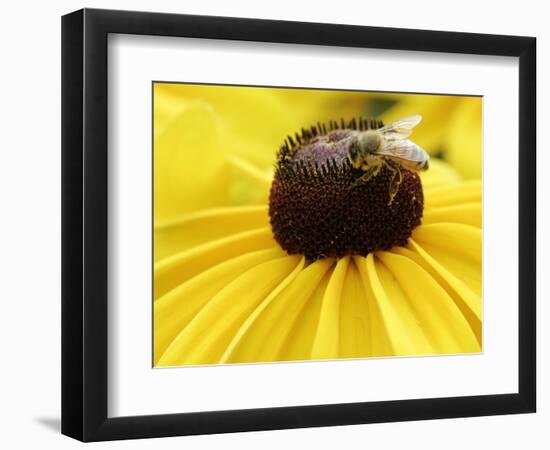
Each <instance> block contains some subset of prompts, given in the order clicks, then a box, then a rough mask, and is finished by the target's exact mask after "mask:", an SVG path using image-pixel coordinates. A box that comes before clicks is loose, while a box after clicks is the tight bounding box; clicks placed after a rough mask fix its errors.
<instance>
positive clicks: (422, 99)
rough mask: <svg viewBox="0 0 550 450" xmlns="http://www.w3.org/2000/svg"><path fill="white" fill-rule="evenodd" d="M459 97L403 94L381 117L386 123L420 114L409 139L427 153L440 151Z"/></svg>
mask: <svg viewBox="0 0 550 450" xmlns="http://www.w3.org/2000/svg"><path fill="white" fill-rule="evenodd" d="M459 103H460V97H454V96H446V95H421V94H406V95H405V94H403V95H402V97H401V101H400V102H398V103H397V104H396V105H395V106H394V107H392V108H390V109H389V110H388V111H387V112H386V113H384V114H383V115H382V119H383V120H384V122H386V123H390V122H393V121H394V120H396V119H400V118H402V117H406V116H409V115H412V114H420V115H421V116H422V122H420V124H418V125H417V126H416V127H415V129H414V133H413V135H412V137H411V139H412V140H413V141H414V142H415V143H417V144H418V145H420V146H421V147H422V148H424V149H425V150H426V151H428V152H429V153H435V152H439V151H441V150H442V146H443V139H444V137H445V133H446V132H447V128H448V125H449V121H450V120H451V117H452V114H453V111H454V109H455V108H456V106H457V105H458V104H459Z"/></svg>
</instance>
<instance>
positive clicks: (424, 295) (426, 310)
mask: <svg viewBox="0 0 550 450" xmlns="http://www.w3.org/2000/svg"><path fill="white" fill-rule="evenodd" d="M377 257H378V258H380V260H381V261H382V262H383V263H384V265H385V266H386V267H387V268H388V269H389V270H390V271H391V273H392V275H393V279H387V280H386V282H387V283H392V284H395V285H399V287H400V291H401V292H403V293H404V295H405V296H406V301H407V303H408V305H409V307H410V311H411V313H412V314H413V315H414V317H415V318H416V324H417V326H419V327H420V329H421V331H422V333H423V334H424V335H425V336H426V338H427V340H428V341H429V342H430V344H431V346H432V347H433V349H434V350H435V353H465V352H478V351H480V348H479V343H478V342H477V339H476V337H475V335H474V333H473V331H472V329H471V328H470V326H469V324H468V322H467V321H466V319H465V317H464V316H463V315H462V312H461V311H460V309H459V308H458V306H457V305H456V304H455V302H454V301H453V299H452V298H451V297H450V296H449V295H448V294H447V292H445V290H444V289H443V288H442V287H441V286H440V285H439V284H438V283H437V282H436V281H435V280H434V279H433V278H432V277H431V276H430V274H429V273H428V272H427V271H425V270H424V269H423V268H422V267H421V266H420V265H418V264H417V263H416V262H414V261H413V260H411V259H409V258H407V257H406V256H402V255H396V254H392V253H389V252H378V253H377Z"/></svg>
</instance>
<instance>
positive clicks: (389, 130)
mask: <svg viewBox="0 0 550 450" xmlns="http://www.w3.org/2000/svg"><path fill="white" fill-rule="evenodd" d="M421 120H422V116H421V115H419V114H415V115H413V116H407V117H403V118H402V119H398V120H396V121H395V122H392V123H390V124H389V125H386V126H385V127H382V128H380V129H379V130H378V131H379V132H380V133H382V134H383V135H384V137H385V138H386V139H389V140H395V139H405V138H407V137H409V136H410V135H411V133H412V129H413V128H414V127H415V126H417V125H418V124H419V123H420V121H421Z"/></svg>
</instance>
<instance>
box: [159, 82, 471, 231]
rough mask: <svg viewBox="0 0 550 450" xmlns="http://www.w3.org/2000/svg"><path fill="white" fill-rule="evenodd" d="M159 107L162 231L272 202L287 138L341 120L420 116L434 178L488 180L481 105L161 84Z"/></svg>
mask: <svg viewBox="0 0 550 450" xmlns="http://www.w3.org/2000/svg"><path fill="white" fill-rule="evenodd" d="M153 108H154V110H153V121H154V218H155V225H158V224H163V223H167V222H170V221H172V220H177V219H178V218H179V217H181V216H182V215H183V214H186V213H189V212H192V211H197V210H201V209H206V208H211V207H219V206H228V205H242V204H259V203H265V201H266V200H267V199H266V198H265V196H266V192H267V191H266V189H265V184H268V183H269V179H270V174H271V173H272V171H273V164H274V161H275V156H276V152H277V150H278V149H279V146H280V145H281V143H282V142H283V140H284V139H285V137H286V136H287V135H294V133H295V132H297V131H299V130H300V129H301V128H302V127H309V126H311V125H313V124H315V123H317V122H324V121H327V120H331V119H333V120H334V119H340V118H341V117H343V118H344V119H346V120H349V119H351V118H352V117H356V116H364V117H369V118H380V119H382V120H384V122H385V123H389V122H391V121H393V120H396V119H398V118H401V117H405V116H408V115H411V114H420V115H421V116H422V117H423V120H422V122H421V123H420V124H419V125H418V126H417V127H416V128H415V130H414V132H413V134H412V136H411V138H410V139H412V140H413V141H414V142H415V143H416V144H418V145H420V146H421V147H423V148H424V149H425V150H426V151H428V152H429V153H430V154H431V155H432V159H431V163H432V164H431V167H432V168H434V166H435V168H437V170H432V169H430V171H431V173H430V171H428V172H427V174H428V175H427V177H428V178H427V180H429V176H432V177H435V176H438V172H441V170H444V171H446V173H447V174H448V173H449V172H453V173H452V176H456V178H457V180H458V179H479V178H481V169H482V167H481V166H482V134H481V133H482V99H481V98H480V97H462V96H444V95H425V94H396V93H378V92H376V93H374V92H353V91H333V90H313V89H282V88H260V87H240V86H239V87H235V86H212V85H191V84H169V83H155V84H154V99H153ZM439 159H441V160H442V161H443V162H445V163H446V164H444V163H441V164H439V165H438V160H439ZM260 185H261V188H259V186H260Z"/></svg>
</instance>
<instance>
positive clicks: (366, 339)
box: [340, 262, 372, 358]
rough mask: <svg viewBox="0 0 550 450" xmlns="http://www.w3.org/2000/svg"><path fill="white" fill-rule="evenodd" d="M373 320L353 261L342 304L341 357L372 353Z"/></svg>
mask: <svg viewBox="0 0 550 450" xmlns="http://www.w3.org/2000/svg"><path fill="white" fill-rule="evenodd" d="M370 334H371V320H370V314H369V305H368V303H367V296H366V295H365V289H364V287H363V283H362V281H361V276H360V275H359V271H358V269H357V267H356V265H355V262H353V263H351V264H350V265H349V267H348V271H347V273H346V279H345V281H344V287H343V290H342V299H341V306H340V358H365V357H368V356H371V355H372V346H371V343H372V339H371V336H370Z"/></svg>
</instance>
